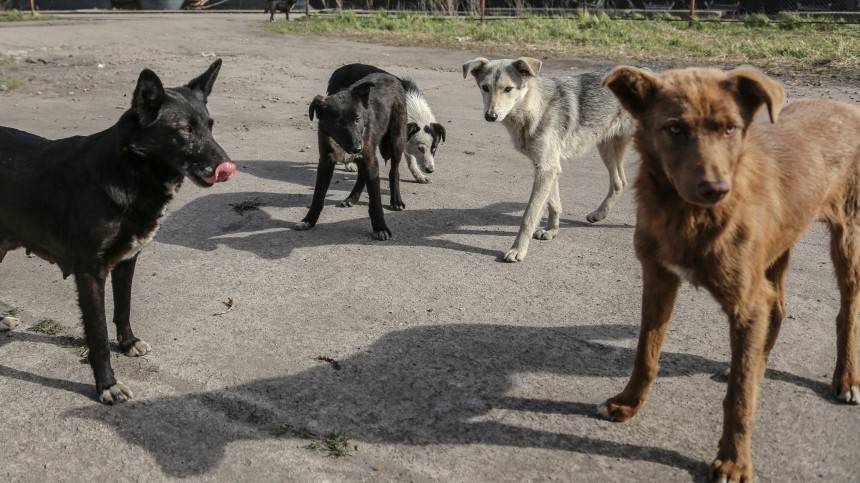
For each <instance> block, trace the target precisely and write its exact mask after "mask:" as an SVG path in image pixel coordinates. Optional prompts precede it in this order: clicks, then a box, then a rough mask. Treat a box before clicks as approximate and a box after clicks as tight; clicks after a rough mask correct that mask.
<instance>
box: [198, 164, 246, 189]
mask: <svg viewBox="0 0 860 483" xmlns="http://www.w3.org/2000/svg"><path fill="white" fill-rule="evenodd" d="M235 174H236V165H235V164H233V163H232V162H230V161H224V162H223V163H221V164H219V165H218V166H216V167H215V171H213V172H212V174H210V175H208V176H203V175H201V174H199V173H197V172H193V171H192V172H190V173H189V176H188V177H189V178H191V181H193V182H194V184H196V185H197V186H201V187H203V188H209V187H210V186H212V185H214V184H216V183H225V182H227V181H229V180H230V178H232V177H233V175H235Z"/></svg>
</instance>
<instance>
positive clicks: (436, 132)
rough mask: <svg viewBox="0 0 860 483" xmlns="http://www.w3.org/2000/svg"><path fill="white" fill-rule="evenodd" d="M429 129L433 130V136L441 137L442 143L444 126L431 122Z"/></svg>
mask: <svg viewBox="0 0 860 483" xmlns="http://www.w3.org/2000/svg"><path fill="white" fill-rule="evenodd" d="M430 129H432V130H433V137H434V138H437V139H441V140H442V142H443V143H444V142H445V126H443V125H441V124H439V123H438V122H432V123H430Z"/></svg>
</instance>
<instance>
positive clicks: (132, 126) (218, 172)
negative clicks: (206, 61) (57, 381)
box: [0, 59, 236, 404]
mask: <svg viewBox="0 0 860 483" xmlns="http://www.w3.org/2000/svg"><path fill="white" fill-rule="evenodd" d="M220 69H221V60H220V59H219V60H216V61H215V63H213V64H212V66H211V67H209V69H208V70H207V71H206V72H205V73H204V74H203V75H201V76H200V77H198V78H196V79H194V80H192V81H191V82H189V83H188V85H186V86H184V87H178V88H174V89H165V88H164V87H163V86H162V84H161V80H159V78H158V76H156V75H155V73H154V72H152V71H151V70H149V69H146V70H144V71H143V72H141V73H140V78H139V79H138V81H137V87H136V88H135V90H134V95H133V98H132V106H131V109H129V110H128V111H126V112H125V114H123V115H122V117H120V119H119V121H118V122H117V123H116V124H115V125H114V126H112V127H110V128H108V129H107V130H105V131H102V132H100V133H97V134H93V135H90V136H75V137H70V138H66V139H59V140H56V141H51V140H48V139H45V138H41V137H39V136H36V135H33V134H29V133H26V132H23V131H18V130H17V129H12V128H8V127H0V261H2V260H3V257H4V256H5V255H6V252H7V251H9V250H14V249H15V248H18V247H21V246H23V247H24V248H26V249H27V251H28V252H33V253H35V254H36V255H38V256H40V257H41V258H44V259H45V260H48V261H50V262H52V263H56V264H57V265H59V267H60V270H62V271H63V277H68V276H69V275H72V274H73V275H74V277H75V284H76V286H77V288H78V301H79V303H80V307H81V312H82V314H83V322H84V332H85V335H86V341H87V347H89V355H88V358H89V362H90V366H91V367H92V369H93V372H94V373H95V379H96V390H97V391H98V394H99V399H100V400H101V402H103V403H106V404H113V403H120V402H124V401H125V400H126V399H129V398H131V397H132V393H131V391H130V390H129V388H128V387H126V386H125V385H124V384H123V383H121V382H119V381H117V380H116V379H115V378H114V374H113V369H111V365H110V346H109V344H108V332H107V324H106V321H105V307H104V292H105V280H106V278H107V275H108V273H110V275H111V282H112V284H113V295H114V317H113V321H114V324H116V331H117V341H118V342H119V347H120V349H121V350H122V351H123V352H125V353H126V355H129V356H141V355H144V354H146V353H147V352H149V350H150V347H149V344H147V343H146V342H144V341H142V340H140V339H138V338H137V337H135V336H134V333H132V330H131V325H130V320H129V319H130V312H131V308H130V305H131V282H132V277H133V276H134V265H135V261H136V260H137V255H138V253H139V252H140V250H141V248H143V246H144V245H146V244H147V242H149V241H150V240H151V239H152V238H153V236H154V235H155V232H156V230H157V229H158V224H159V219H160V218H161V216H162V214H163V213H164V208H165V206H166V205H167V203H168V202H169V201H170V200H171V199H172V198H173V195H174V193H175V192H176V190H177V189H178V188H179V186H180V185H181V184H182V180H183V178H184V177H185V176H188V177H189V178H191V180H192V181H194V182H195V183H196V184H198V185H200V186H204V187H208V186H212V185H213V184H214V183H217V182H220V181H227V180H228V179H230V177H231V176H232V175H233V173H234V172H235V171H236V166H235V165H234V164H233V163H231V162H230V158H228V157H227V154H226V153H225V152H224V150H223V149H221V146H219V145H218V143H216V142H215V140H214V139H213V138H212V119H211V118H210V117H209V111H208V110H207V109H206V99H207V97H208V96H209V93H210V92H211V91H212V84H213V83H214V82H215V78H216V77H217V76H218V71H219V70H220Z"/></svg>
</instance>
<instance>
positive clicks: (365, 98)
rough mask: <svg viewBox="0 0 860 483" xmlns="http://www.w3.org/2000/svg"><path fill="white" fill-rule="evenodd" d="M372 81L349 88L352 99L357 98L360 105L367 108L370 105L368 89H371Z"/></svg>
mask: <svg viewBox="0 0 860 483" xmlns="http://www.w3.org/2000/svg"><path fill="white" fill-rule="evenodd" d="M373 87H374V86H373V82H369V81H368V82H362V83H361V84H358V85H356V86H353V87H352V89H350V93H351V94H352V97H353V99H358V100H359V101H360V102H361V105H362V106H364V107H365V108H367V106H368V105H370V89H373Z"/></svg>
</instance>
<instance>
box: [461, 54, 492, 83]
mask: <svg viewBox="0 0 860 483" xmlns="http://www.w3.org/2000/svg"><path fill="white" fill-rule="evenodd" d="M489 63H490V61H489V60H487V59H485V58H483V57H478V58H477V59H472V60H470V61H469V62H466V63H465V64H463V78H464V79H466V78H468V77H469V74H472V76H474V77H475V78H477V77H478V75H479V74H480V73H481V71H482V70H484V67H486V66H487V64H489Z"/></svg>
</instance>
